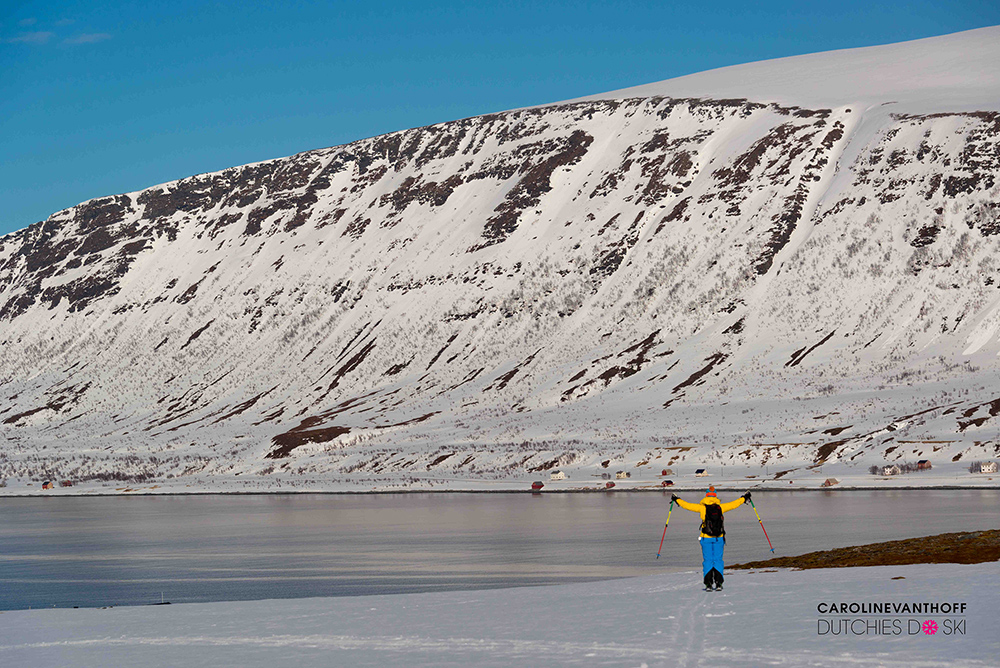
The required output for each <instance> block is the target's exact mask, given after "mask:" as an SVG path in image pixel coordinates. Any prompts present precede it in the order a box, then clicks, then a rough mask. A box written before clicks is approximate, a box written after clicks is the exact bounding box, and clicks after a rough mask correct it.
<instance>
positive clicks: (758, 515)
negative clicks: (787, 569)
mask: <svg viewBox="0 0 1000 668" xmlns="http://www.w3.org/2000/svg"><path fill="white" fill-rule="evenodd" d="M750 507H751V508H753V514H754V515H756V516H757V522H758V523H759V524H760V530H761V531H763V532H764V538H767V529H765V528H764V523H763V522H761V521H760V513H758V512H757V506H755V505H753V499H750ZM667 514H668V515H669V514H670V513H667ZM767 546H768V547H770V548H771V554H774V547H773V546H772V545H771V539H770V538H767Z"/></svg>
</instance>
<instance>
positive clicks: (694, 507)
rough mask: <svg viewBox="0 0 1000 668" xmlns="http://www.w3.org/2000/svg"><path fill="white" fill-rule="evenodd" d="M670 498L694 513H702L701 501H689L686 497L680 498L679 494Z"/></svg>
mask: <svg viewBox="0 0 1000 668" xmlns="http://www.w3.org/2000/svg"><path fill="white" fill-rule="evenodd" d="M670 498H671V500H673V501H676V502H677V505H678V506H680V507H681V508H683V509H684V510H690V511H691V512H692V513H698V514H699V515H700V514H701V504H700V503H689V502H687V501H685V500H684V499H682V498H680V497H679V496H677V495H676V494H675V495H674V496H672V497H670Z"/></svg>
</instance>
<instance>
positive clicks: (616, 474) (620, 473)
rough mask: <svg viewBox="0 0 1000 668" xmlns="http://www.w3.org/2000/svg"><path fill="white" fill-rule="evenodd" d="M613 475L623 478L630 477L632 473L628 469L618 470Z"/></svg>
mask: <svg viewBox="0 0 1000 668" xmlns="http://www.w3.org/2000/svg"><path fill="white" fill-rule="evenodd" d="M615 477H616V478H618V479H619V480H621V479H623V478H631V477H632V474H631V473H629V472H628V471H618V472H617V473H615Z"/></svg>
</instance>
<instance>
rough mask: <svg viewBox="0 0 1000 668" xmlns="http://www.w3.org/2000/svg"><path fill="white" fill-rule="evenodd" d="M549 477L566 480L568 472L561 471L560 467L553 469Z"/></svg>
mask: <svg viewBox="0 0 1000 668" xmlns="http://www.w3.org/2000/svg"><path fill="white" fill-rule="evenodd" d="M549 479H550V480H565V479H566V474H565V473H563V472H562V471H560V470H559V469H556V470H555V471H553V472H552V473H550V474H549Z"/></svg>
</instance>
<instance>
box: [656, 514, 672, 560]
mask: <svg viewBox="0 0 1000 668" xmlns="http://www.w3.org/2000/svg"><path fill="white" fill-rule="evenodd" d="M672 512H674V500H673V499H670V508H668V509H667V523H666V524H664V525H663V537H662V538H660V547H658V548H657V550H656V558H657V559H659V558H660V551H661V550H663V539H664V538H666V537H667V527H668V526H670V513H672Z"/></svg>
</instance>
